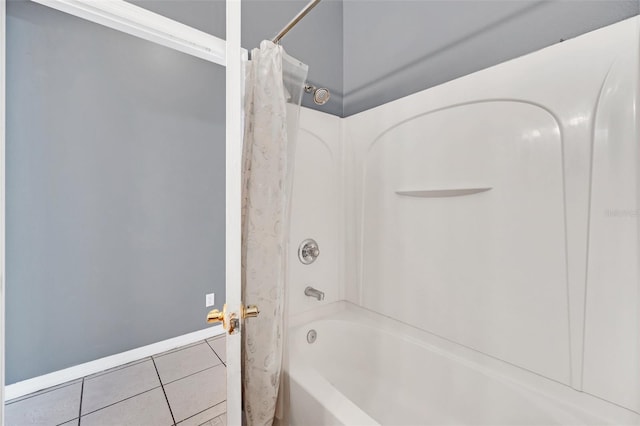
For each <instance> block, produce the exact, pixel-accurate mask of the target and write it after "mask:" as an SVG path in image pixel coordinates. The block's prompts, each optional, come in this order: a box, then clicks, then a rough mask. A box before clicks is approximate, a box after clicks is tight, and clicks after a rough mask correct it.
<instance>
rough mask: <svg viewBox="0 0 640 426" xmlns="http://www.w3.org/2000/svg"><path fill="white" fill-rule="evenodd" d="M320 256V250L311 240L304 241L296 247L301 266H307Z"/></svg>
mask: <svg viewBox="0 0 640 426" xmlns="http://www.w3.org/2000/svg"><path fill="white" fill-rule="evenodd" d="M318 256H320V248H319V247H318V243H316V242H315V241H314V240H312V239H311V238H309V239H306V240H304V241H303V242H302V243H300V247H298V259H300V262H302V264H303V265H309V264H311V263H313V262H315V260H316V259H317V258H318Z"/></svg>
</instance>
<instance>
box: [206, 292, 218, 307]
mask: <svg viewBox="0 0 640 426" xmlns="http://www.w3.org/2000/svg"><path fill="white" fill-rule="evenodd" d="M206 299H207V300H206V303H205V307H207V308H208V307H210V306H213V305H215V304H216V294H215V293H209V294H207V296H206Z"/></svg>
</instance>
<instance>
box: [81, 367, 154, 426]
mask: <svg viewBox="0 0 640 426" xmlns="http://www.w3.org/2000/svg"><path fill="white" fill-rule="evenodd" d="M159 386H160V380H159V379H158V373H157V372H156V368H155V367H154V365H153V361H151V360H147V361H144V362H141V363H138V364H134V365H131V366H128V367H125V368H121V369H118V370H114V371H111V372H109V373H106V374H103V375H100V376H97V377H92V378H87V379H86V380H85V381H84V394H83V396H82V415H85V414H88V413H90V412H92V411H95V410H99V409H100V408H104V407H106V406H107V405H111V404H114V403H116V402H119V401H122V400H123V399H126V398H129V397H132V396H134V395H137V394H140V393H142V392H146V391H148V390H151V389H153V388H156V387H159ZM81 423H82V422H81Z"/></svg>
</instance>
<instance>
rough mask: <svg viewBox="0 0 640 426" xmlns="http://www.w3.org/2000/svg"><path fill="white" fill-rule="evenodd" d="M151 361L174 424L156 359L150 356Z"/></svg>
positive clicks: (174, 419) (173, 417)
mask: <svg viewBox="0 0 640 426" xmlns="http://www.w3.org/2000/svg"><path fill="white" fill-rule="evenodd" d="M151 361H152V362H153V368H155V369H156V374H157V375H158V381H159V382H160V387H161V388H162V393H163V394H164V399H165V401H167V407H169V413H170V414H171V420H173V424H174V425H175V424H176V418H175V416H174V415H173V410H172V409H171V404H169V398H168V397H167V392H166V391H165V390H164V385H163V384H162V379H161V378H160V373H159V372H158V366H157V365H156V361H155V360H154V359H153V358H151Z"/></svg>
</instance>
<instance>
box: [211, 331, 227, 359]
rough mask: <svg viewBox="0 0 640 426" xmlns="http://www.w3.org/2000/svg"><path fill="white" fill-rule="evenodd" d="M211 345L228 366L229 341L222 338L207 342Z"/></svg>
mask: <svg viewBox="0 0 640 426" xmlns="http://www.w3.org/2000/svg"><path fill="white" fill-rule="evenodd" d="M207 342H208V343H209V345H211V347H212V348H213V350H214V351H216V353H217V354H218V356H219V357H220V359H221V360H222V362H224V363H225V365H226V364H227V339H226V338H225V337H224V336H222V337H216V338H214V339H209V340H207Z"/></svg>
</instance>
